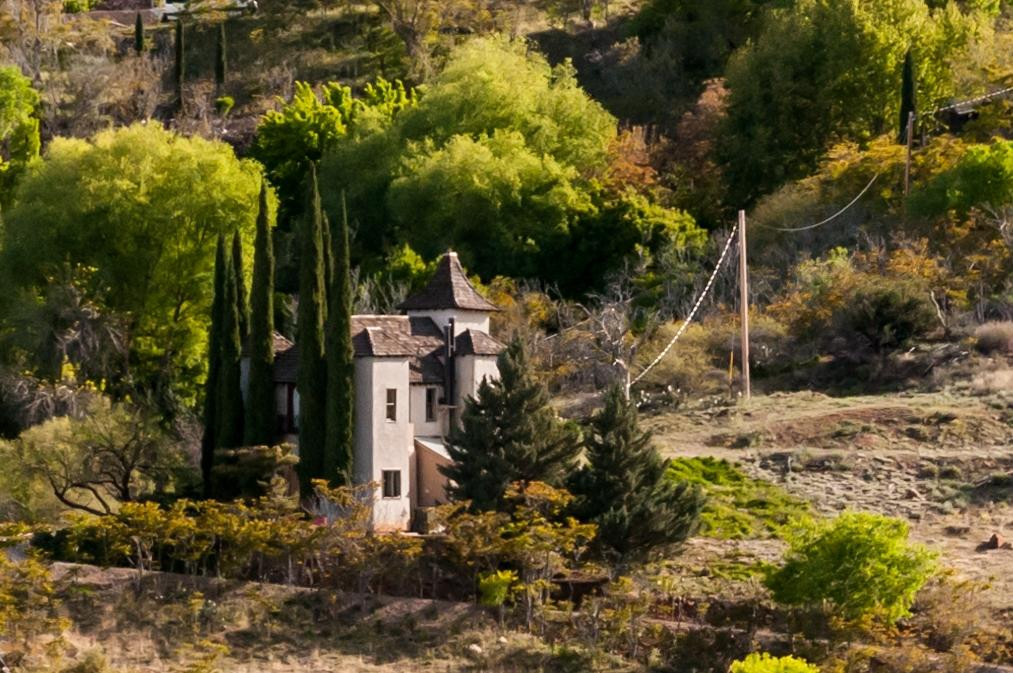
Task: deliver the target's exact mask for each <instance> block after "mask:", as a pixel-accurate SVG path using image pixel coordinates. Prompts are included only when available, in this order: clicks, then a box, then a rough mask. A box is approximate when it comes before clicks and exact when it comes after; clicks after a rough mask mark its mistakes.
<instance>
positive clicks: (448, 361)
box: [443, 318, 457, 428]
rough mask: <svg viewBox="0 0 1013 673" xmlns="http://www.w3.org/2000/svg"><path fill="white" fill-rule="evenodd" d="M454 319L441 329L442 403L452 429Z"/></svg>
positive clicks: (454, 415) (454, 411) (453, 414)
mask: <svg viewBox="0 0 1013 673" xmlns="http://www.w3.org/2000/svg"><path fill="white" fill-rule="evenodd" d="M455 327H456V326H455V324H454V319H453V318H451V319H450V322H449V323H448V324H447V325H446V326H444V328H443V343H444V348H445V350H444V363H443V403H444V405H446V407H447V409H448V410H449V413H450V418H449V426H448V427H450V428H453V427H454V423H456V422H457V413H456V411H457V409H456V392H457V391H456V390H455V389H456V387H457V385H456V384H457V366H456V362H455V361H454V360H455V356H456V353H455V352H454V351H455V349H456V339H455V336H454V331H455Z"/></svg>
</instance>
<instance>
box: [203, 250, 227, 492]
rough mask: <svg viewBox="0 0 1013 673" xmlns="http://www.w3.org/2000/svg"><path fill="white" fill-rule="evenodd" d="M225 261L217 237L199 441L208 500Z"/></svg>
mask: <svg viewBox="0 0 1013 673" xmlns="http://www.w3.org/2000/svg"><path fill="white" fill-rule="evenodd" d="M227 265H228V262H227V261H226V259H225V238H224V237H223V236H221V235H219V236H218V249H217V251H216V252H215V279H214V283H215V294H214V299H213V300H212V302H211V333H210V338H209V343H208V378H207V382H206V383H205V384H204V436H203V437H202V438H201V456H200V466H201V476H202V477H203V479H204V495H205V497H210V496H211V495H212V493H211V468H212V467H214V462H215V449H217V448H218V426H219V419H220V417H221V414H220V412H219V408H218V401H219V396H218V389H219V387H220V384H219V380H220V379H221V352H222V336H221V334H222V324H221V323H222V315H223V313H224V310H223V307H222V304H223V303H224V302H225V294H226V290H225V279H226V276H228V274H229V269H228V268H227Z"/></svg>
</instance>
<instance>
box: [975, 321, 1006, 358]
mask: <svg viewBox="0 0 1013 673" xmlns="http://www.w3.org/2000/svg"><path fill="white" fill-rule="evenodd" d="M974 339H975V344H974V345H975V347H976V348H977V349H978V350H979V351H981V352H982V353H984V354H985V355H989V354H991V353H1005V354H1006V355H1013V321H1010V320H1007V321H1004V322H999V321H998V320H996V321H992V322H987V323H985V324H984V325H979V326H978V328H977V329H975V330H974Z"/></svg>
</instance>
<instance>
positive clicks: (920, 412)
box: [644, 388, 1013, 612]
mask: <svg viewBox="0 0 1013 673" xmlns="http://www.w3.org/2000/svg"><path fill="white" fill-rule="evenodd" d="M644 421H645V424H646V426H647V427H649V428H650V429H651V430H652V431H653V432H654V433H655V440H656V442H657V444H658V446H659V448H661V449H662V450H663V452H664V453H665V454H666V455H668V456H672V457H675V456H714V457H717V458H724V459H727V460H729V461H733V462H736V463H738V464H739V465H740V467H741V468H742V469H743V470H744V471H745V472H746V473H748V474H749V475H750V476H753V477H757V478H762V479H765V480H767V481H770V482H773V483H775V484H777V485H779V486H781V487H783V488H784V489H785V490H786V491H788V492H789V493H790V494H792V495H796V496H799V497H801V498H804V499H805V500H808V501H809V502H811V503H812V504H813V506H814V508H815V509H816V511H817V512H819V513H821V514H824V515H833V514H835V513H836V512H839V511H842V510H845V509H851V510H865V511H872V512H879V513H883V514H888V515H891V516H898V517H902V518H904V519H906V520H907V521H908V522H909V524H910V526H911V532H912V537H913V538H915V539H917V540H920V541H922V542H924V543H925V544H926V545H928V546H929V547H930V548H932V549H934V550H937V551H938V552H939V553H940V559H941V561H942V563H943V564H944V565H946V566H949V567H952V568H954V569H955V570H956V571H957V572H958V573H959V574H960V575H961V576H963V577H966V578H968V579H973V580H976V581H980V582H984V583H987V584H988V585H989V586H990V587H991V589H990V591H989V595H990V597H991V599H992V601H993V604H994V606H995V608H996V609H997V610H999V611H1002V612H1010V611H1013V550H1010V549H997V550H988V549H985V548H984V547H985V545H984V543H985V542H986V541H988V540H989V538H990V537H991V536H992V535H993V534H995V535H997V536H998V537H999V539H1000V540H1007V541H1008V540H1010V539H1011V538H1013V485H1011V482H1013V388H1011V389H1010V390H1007V391H1002V390H1000V391H999V392H997V393H991V394H988V395H981V396H975V395H969V394H966V393H965V392H962V391H953V390H950V391H945V392H937V393H903V394H890V395H882V396H861V397H840V398H834V397H828V396H826V395H822V394H819V393H812V392H799V393H777V394H772V395H768V396H758V397H754V398H753V400H752V401H750V402H749V403H741V402H740V403H738V404H735V405H728V404H723V403H720V402H719V401H707V400H704V401H700V402H698V403H697V404H696V405H695V406H692V405H691V406H689V407H688V408H686V409H684V410H677V411H674V412H671V411H670V412H661V413H653V414H649V415H647V416H646V417H645V419H644ZM750 545H752V548H751V549H750V548H749V547H750ZM744 546H745V547H746V550H745V553H746V554H747V557H750V558H755V559H758V560H766V559H768V558H769V557H770V556H771V555H776V554H777V552H778V549H779V543H777V542H776V541H769V540H768V541H759V540H758V541H722V540H706V541H703V540H697V541H695V542H693V543H692V544H691V545H690V548H689V551H690V553H691V555H693V551H694V549H695V550H698V551H699V550H703V551H704V552H705V553H710V554H712V555H713V554H718V555H720V556H727V555H728V554H729V553H731V554H732V556H735V555H736V554H741V553H742V550H740V549H739V548H742V547H744Z"/></svg>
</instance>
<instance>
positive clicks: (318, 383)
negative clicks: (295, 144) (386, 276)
mask: <svg viewBox="0 0 1013 673" xmlns="http://www.w3.org/2000/svg"><path fill="white" fill-rule="evenodd" d="M307 201H308V205H307V208H306V211H307V212H306V213H305V215H304V216H303V219H302V223H301V226H300V228H299V244H300V250H301V252H302V254H301V255H300V257H301V263H300V273H299V318H298V321H297V323H296V325H297V329H298V333H297V335H296V342H297V343H298V344H299V371H298V375H297V378H298V380H297V382H296V388H297V390H298V392H299V456H300V461H299V482H300V487H301V489H302V492H303V493H304V494H308V493H309V492H310V491H311V488H312V486H311V482H312V480H313V479H321V478H323V479H329V477H328V475H325V474H324V465H325V458H324V449H325V446H326V444H325V442H326V433H327V429H326V426H327V423H326V419H327V411H326V409H325V407H326V402H327V364H326V361H325V359H324V358H325V355H324V354H325V336H324V325H325V324H326V322H327V282H326V280H325V276H326V274H325V271H324V268H325V267H324V265H325V261H324V259H325V256H326V255H327V251H326V249H325V248H324V235H323V229H324V219H323V213H322V212H321V210H320V191H319V188H318V185H317V172H316V165H315V164H310V178H309V181H308V189H307Z"/></svg>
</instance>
